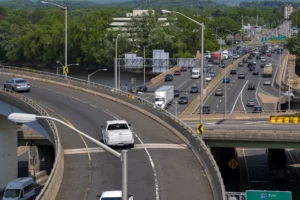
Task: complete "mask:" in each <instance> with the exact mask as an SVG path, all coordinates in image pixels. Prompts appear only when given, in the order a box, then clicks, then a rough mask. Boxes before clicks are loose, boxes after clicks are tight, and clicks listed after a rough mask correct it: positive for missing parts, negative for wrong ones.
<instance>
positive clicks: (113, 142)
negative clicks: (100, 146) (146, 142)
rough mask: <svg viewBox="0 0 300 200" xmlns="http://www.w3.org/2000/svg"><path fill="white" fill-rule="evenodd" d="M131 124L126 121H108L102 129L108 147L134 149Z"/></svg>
mask: <svg viewBox="0 0 300 200" xmlns="http://www.w3.org/2000/svg"><path fill="white" fill-rule="evenodd" d="M130 126H131V125H130V124H128V123H127V122H126V121H125V120H112V121H107V122H106V123H105V126H101V128H102V138H103V142H104V144H106V145H107V146H125V145H129V146H130V147H134V136H133V133H132V131H131V129H130Z"/></svg>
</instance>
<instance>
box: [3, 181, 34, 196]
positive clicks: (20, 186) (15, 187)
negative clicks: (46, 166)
mask: <svg viewBox="0 0 300 200" xmlns="http://www.w3.org/2000/svg"><path fill="white" fill-rule="evenodd" d="M34 196H35V187H34V180H33V178H31V177H24V178H17V179H15V180H13V181H11V182H9V183H8V184H7V186H6V188H5V192H4V195H3V198H2V200H27V199H33V197H34Z"/></svg>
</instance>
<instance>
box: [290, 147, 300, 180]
mask: <svg viewBox="0 0 300 200" xmlns="http://www.w3.org/2000/svg"><path fill="white" fill-rule="evenodd" d="M288 152H289V154H290V156H291V159H292V161H293V164H294V166H296V167H295V168H296V171H297V174H298V177H299V178H300V174H299V171H298V166H299V164H297V163H298V162H297V161H296V162H295V160H294V157H293V156H292V154H291V151H288ZM295 153H296V152H295Z"/></svg>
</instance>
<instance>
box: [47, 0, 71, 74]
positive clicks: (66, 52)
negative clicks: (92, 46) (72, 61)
mask: <svg viewBox="0 0 300 200" xmlns="http://www.w3.org/2000/svg"><path fill="white" fill-rule="evenodd" d="M41 3H43V4H52V5H54V6H57V7H59V8H61V9H63V10H65V66H64V67H68V7H64V6H61V5H58V4H56V3H53V2H48V1H41ZM64 75H65V79H67V78H68V74H67V73H64Z"/></svg>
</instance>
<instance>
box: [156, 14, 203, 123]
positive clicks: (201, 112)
mask: <svg viewBox="0 0 300 200" xmlns="http://www.w3.org/2000/svg"><path fill="white" fill-rule="evenodd" d="M161 13H162V14H171V13H175V14H178V15H181V16H183V17H185V18H187V19H189V20H191V21H193V22H194V23H196V24H198V25H200V26H201V28H202V30H201V81H200V90H201V94H200V124H203V80H204V81H205V78H203V69H204V27H205V26H204V23H200V22H197V21H196V20H194V19H192V18H190V17H188V16H186V15H184V14H182V13H180V12H177V11H169V10H161Z"/></svg>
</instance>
